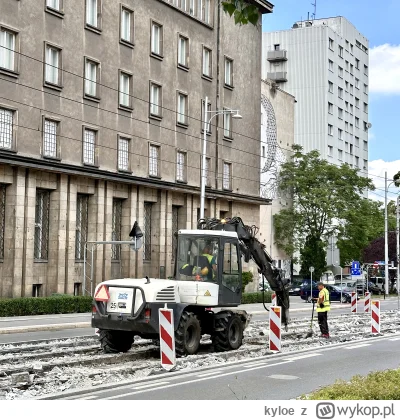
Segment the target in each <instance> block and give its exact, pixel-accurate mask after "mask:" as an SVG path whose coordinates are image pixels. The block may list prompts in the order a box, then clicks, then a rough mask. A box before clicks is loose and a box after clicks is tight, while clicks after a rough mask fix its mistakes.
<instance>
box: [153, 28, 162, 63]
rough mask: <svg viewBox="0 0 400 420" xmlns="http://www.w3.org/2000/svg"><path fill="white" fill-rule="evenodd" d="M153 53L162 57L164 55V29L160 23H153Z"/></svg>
mask: <svg viewBox="0 0 400 420" xmlns="http://www.w3.org/2000/svg"><path fill="white" fill-rule="evenodd" d="M151 53H152V54H154V55H156V56H158V57H162V54H163V27H162V25H160V24H159V23H156V22H152V23H151Z"/></svg>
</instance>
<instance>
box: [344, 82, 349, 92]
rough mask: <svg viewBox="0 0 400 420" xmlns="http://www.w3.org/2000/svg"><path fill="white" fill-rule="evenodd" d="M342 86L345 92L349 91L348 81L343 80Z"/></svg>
mask: <svg viewBox="0 0 400 420" xmlns="http://www.w3.org/2000/svg"><path fill="white" fill-rule="evenodd" d="M344 87H345V89H346V92H348V91H349V82H347V81H346V82H344Z"/></svg>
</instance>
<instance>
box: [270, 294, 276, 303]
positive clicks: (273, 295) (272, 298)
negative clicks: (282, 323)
mask: <svg viewBox="0 0 400 420" xmlns="http://www.w3.org/2000/svg"><path fill="white" fill-rule="evenodd" d="M271 306H276V293H272V296H271Z"/></svg>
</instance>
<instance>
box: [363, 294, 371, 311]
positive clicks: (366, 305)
mask: <svg viewBox="0 0 400 420" xmlns="http://www.w3.org/2000/svg"><path fill="white" fill-rule="evenodd" d="M370 311H371V293H370V292H365V299H364V312H370Z"/></svg>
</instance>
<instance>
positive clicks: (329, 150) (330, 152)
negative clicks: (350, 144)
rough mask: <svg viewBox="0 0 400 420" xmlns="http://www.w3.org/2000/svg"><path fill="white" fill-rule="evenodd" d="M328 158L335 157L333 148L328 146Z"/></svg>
mask: <svg viewBox="0 0 400 420" xmlns="http://www.w3.org/2000/svg"><path fill="white" fill-rule="evenodd" d="M328 156H333V146H328Z"/></svg>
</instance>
